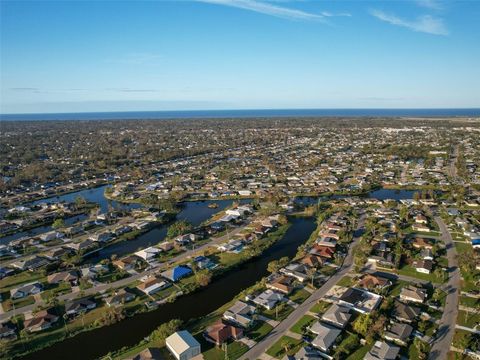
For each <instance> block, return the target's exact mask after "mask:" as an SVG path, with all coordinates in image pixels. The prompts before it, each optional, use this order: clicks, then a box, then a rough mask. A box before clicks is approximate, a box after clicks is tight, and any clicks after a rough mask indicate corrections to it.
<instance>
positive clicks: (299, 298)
mask: <svg viewBox="0 0 480 360" xmlns="http://www.w3.org/2000/svg"><path fill="white" fill-rule="evenodd" d="M310 295H311V294H310V293H309V292H308V291H307V290H305V289H296V290H295V291H294V292H293V293H292V294H291V295H290V296H289V297H288V298H289V299H290V300H292V301H294V302H296V303H297V304H301V303H303V302H304V301H305V300H307V299H308V298H309V297H310Z"/></svg>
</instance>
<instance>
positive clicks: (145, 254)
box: [135, 246, 162, 261]
mask: <svg viewBox="0 0 480 360" xmlns="http://www.w3.org/2000/svg"><path fill="white" fill-rule="evenodd" d="M161 252H162V250H160V249H158V248H156V247H153V246H151V247H148V248H146V249H143V250H140V251H137V252H136V253H135V255H137V256H138V257H140V258H142V259H143V260H145V261H150V260H153V258H155V257H156V256H157V254H159V253H161Z"/></svg>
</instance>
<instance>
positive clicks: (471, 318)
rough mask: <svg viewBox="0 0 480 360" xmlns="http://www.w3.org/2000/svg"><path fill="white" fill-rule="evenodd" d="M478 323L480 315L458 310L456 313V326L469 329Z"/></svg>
mask: <svg viewBox="0 0 480 360" xmlns="http://www.w3.org/2000/svg"><path fill="white" fill-rule="evenodd" d="M479 323H480V314H475V313H471V312H467V311H463V310H460V311H459V312H458V317H457V324H459V325H462V326H466V327H469V328H473V327H475V325H477V324H479Z"/></svg>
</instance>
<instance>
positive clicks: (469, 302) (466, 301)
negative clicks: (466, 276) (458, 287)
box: [460, 296, 480, 308]
mask: <svg viewBox="0 0 480 360" xmlns="http://www.w3.org/2000/svg"><path fill="white" fill-rule="evenodd" d="M460 305H463V306H468V307H471V308H475V307H478V306H479V305H480V299H477V298H472V297H470V296H460Z"/></svg>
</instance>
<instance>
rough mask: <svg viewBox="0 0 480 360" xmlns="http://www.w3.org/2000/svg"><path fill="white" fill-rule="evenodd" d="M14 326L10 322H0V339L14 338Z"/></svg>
mask: <svg viewBox="0 0 480 360" xmlns="http://www.w3.org/2000/svg"><path fill="white" fill-rule="evenodd" d="M15 331H16V328H15V325H13V324H12V323H11V322H6V323H2V324H0V339H11V340H13V339H16V337H17V335H16V333H15Z"/></svg>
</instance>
